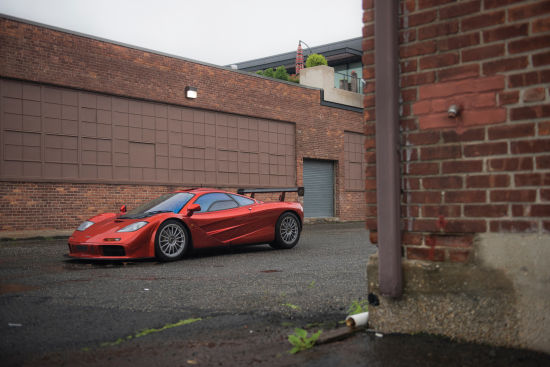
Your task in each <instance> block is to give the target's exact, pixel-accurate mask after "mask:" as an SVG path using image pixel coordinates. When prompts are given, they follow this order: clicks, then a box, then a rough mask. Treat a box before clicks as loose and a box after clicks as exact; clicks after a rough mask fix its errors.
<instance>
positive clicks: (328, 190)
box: [304, 159, 334, 218]
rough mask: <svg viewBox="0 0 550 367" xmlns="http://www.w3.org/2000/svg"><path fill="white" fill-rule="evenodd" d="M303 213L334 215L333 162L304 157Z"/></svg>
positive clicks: (318, 215) (315, 215)
mask: <svg viewBox="0 0 550 367" xmlns="http://www.w3.org/2000/svg"><path fill="white" fill-rule="evenodd" d="M304 187H305V195H304V215H305V216H306V217H313V218H319V217H333V216H334V164H333V162H328V161H318V160H306V159H304Z"/></svg>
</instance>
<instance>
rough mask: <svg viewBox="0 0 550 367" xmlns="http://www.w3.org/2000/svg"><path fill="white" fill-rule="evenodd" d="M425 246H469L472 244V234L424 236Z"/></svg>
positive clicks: (463, 247)
mask: <svg viewBox="0 0 550 367" xmlns="http://www.w3.org/2000/svg"><path fill="white" fill-rule="evenodd" d="M426 244H427V246H435V247H450V248H462V249H465V248H471V247H472V246H473V244H474V236H472V235H464V236H449V235H445V236H441V235H430V236H426Z"/></svg>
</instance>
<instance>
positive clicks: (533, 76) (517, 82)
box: [508, 69, 550, 88]
mask: <svg viewBox="0 0 550 367" xmlns="http://www.w3.org/2000/svg"><path fill="white" fill-rule="evenodd" d="M546 82H550V69H549V70H540V71H532V72H527V73H520V74H513V75H510V76H509V82H508V87H509V88H517V87H524V86H527V85H533V84H541V83H546Z"/></svg>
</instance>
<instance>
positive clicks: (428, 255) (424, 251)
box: [407, 246, 445, 261]
mask: <svg viewBox="0 0 550 367" xmlns="http://www.w3.org/2000/svg"><path fill="white" fill-rule="evenodd" d="M407 259H409V260H429V261H445V251H443V250H439V249H433V248H424V247H410V246H407Z"/></svg>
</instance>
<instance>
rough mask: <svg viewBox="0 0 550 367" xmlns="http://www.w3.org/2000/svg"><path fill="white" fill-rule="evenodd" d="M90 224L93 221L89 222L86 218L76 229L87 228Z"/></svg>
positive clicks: (92, 223)
mask: <svg viewBox="0 0 550 367" xmlns="http://www.w3.org/2000/svg"><path fill="white" fill-rule="evenodd" d="M92 225H94V222H90V221H89V220H86V221H84V222H82V224H81V225H79V226H78V228H77V229H76V230H77V231H81V232H82V231H84V230H86V229H87V228H90V227H91V226H92Z"/></svg>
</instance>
